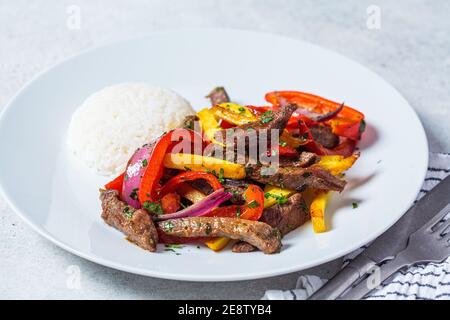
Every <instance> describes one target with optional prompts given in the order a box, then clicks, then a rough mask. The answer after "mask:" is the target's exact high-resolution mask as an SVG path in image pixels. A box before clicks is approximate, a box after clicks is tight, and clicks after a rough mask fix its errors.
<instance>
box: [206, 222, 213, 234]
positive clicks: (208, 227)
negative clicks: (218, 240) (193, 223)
mask: <svg viewBox="0 0 450 320" xmlns="http://www.w3.org/2000/svg"><path fill="white" fill-rule="evenodd" d="M211 232H212V227H211V225H210V224H209V223H207V224H206V229H205V234H206V235H209V234H210V233H211Z"/></svg>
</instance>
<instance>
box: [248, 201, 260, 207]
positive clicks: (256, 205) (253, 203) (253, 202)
mask: <svg viewBox="0 0 450 320" xmlns="http://www.w3.org/2000/svg"><path fill="white" fill-rule="evenodd" d="M259 206H260V204H259V202H258V201H256V200H252V201H250V202H249V203H248V204H247V207H249V208H250V209H254V208H258V207H259Z"/></svg>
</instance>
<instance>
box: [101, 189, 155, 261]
mask: <svg viewBox="0 0 450 320" xmlns="http://www.w3.org/2000/svg"><path fill="white" fill-rule="evenodd" d="M100 200H101V202H102V218H103V220H105V222H106V223H107V224H109V225H110V226H112V227H114V228H116V229H118V230H119V231H121V232H123V233H124V234H125V235H126V236H127V239H128V240H129V241H131V242H133V243H135V244H137V245H138V246H139V247H141V248H142V249H145V250H148V251H151V252H155V251H156V244H157V243H158V232H157V231H156V228H155V225H154V224H153V221H152V219H151V218H150V215H149V213H148V212H147V211H145V210H144V209H139V210H136V209H134V208H133V207H131V206H129V205H127V204H126V203H125V202H123V201H121V200H120V199H119V192H118V191H116V190H106V191H105V190H102V191H100Z"/></svg>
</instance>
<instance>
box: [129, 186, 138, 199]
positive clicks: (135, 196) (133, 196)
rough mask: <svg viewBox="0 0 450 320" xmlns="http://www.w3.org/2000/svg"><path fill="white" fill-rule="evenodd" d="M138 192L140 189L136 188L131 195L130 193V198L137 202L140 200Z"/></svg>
mask: <svg viewBox="0 0 450 320" xmlns="http://www.w3.org/2000/svg"><path fill="white" fill-rule="evenodd" d="M138 191H139V188H134V189H133V191H131V193H130V198H131V199H133V200H137V199H138Z"/></svg>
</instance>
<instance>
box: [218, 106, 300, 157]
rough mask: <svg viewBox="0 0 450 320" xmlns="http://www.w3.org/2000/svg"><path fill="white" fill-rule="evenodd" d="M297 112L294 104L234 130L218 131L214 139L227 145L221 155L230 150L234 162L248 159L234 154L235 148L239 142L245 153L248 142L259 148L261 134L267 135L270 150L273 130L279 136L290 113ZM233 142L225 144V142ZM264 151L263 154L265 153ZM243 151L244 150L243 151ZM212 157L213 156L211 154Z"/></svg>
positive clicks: (244, 155)
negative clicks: (233, 155)
mask: <svg viewBox="0 0 450 320" xmlns="http://www.w3.org/2000/svg"><path fill="white" fill-rule="evenodd" d="M295 110H297V106H296V105H294V104H289V105H286V106H284V107H283V108H280V109H278V110H277V111H273V112H271V113H270V114H263V115H262V116H260V118H259V119H258V120H256V121H253V122H250V123H247V124H244V125H242V126H238V127H236V128H229V129H223V130H219V131H217V132H216V134H215V139H216V140H217V141H219V142H221V143H224V144H227V145H226V147H224V148H225V149H224V152H223V154H224V155H225V154H226V150H227V149H228V150H231V151H233V152H235V161H237V159H240V161H241V160H243V159H246V158H248V154H239V155H238V154H236V153H237V149H238V148H237V146H238V143H239V141H243V142H244V143H245V153H249V152H248V146H249V144H250V141H251V143H252V144H256V146H257V147H258V146H259V139H260V137H261V135H262V132H263V131H264V133H267V134H266V135H265V137H267V144H268V145H267V149H269V148H270V141H271V137H272V134H273V133H274V130H277V134H278V136H279V135H281V133H282V131H283V129H284V128H285V127H286V125H287V123H288V121H289V118H290V117H291V115H292V113H293V112H294V111H295ZM231 141H232V142H233V143H232V144H231V143H227V142H231ZM267 149H266V150H265V152H266V151H267ZM243 151H244V150H243ZM261 152H263V150H258V154H259V153H261ZM211 156H214V154H211Z"/></svg>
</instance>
